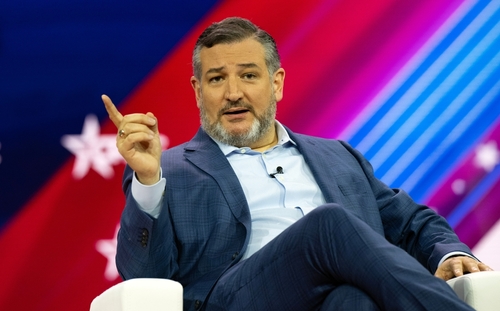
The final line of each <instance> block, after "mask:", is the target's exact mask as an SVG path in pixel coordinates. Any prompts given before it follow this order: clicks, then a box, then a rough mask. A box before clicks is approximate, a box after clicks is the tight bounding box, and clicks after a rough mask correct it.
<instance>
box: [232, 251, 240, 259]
mask: <svg viewBox="0 0 500 311" xmlns="http://www.w3.org/2000/svg"><path fill="white" fill-rule="evenodd" d="M239 254H240V253H238V252H236V253H234V254H233V260H235V259H236V257H238V255H239Z"/></svg>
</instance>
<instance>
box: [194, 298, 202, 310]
mask: <svg viewBox="0 0 500 311" xmlns="http://www.w3.org/2000/svg"><path fill="white" fill-rule="evenodd" d="M200 306H201V301H199V300H196V301H195V302H194V308H195V309H196V310H198V309H199V308H200Z"/></svg>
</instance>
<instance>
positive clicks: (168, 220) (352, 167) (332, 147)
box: [117, 129, 470, 309]
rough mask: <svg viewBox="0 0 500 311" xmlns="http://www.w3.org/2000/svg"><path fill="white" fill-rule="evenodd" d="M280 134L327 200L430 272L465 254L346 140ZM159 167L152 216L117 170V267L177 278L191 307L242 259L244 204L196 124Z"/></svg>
mask: <svg viewBox="0 0 500 311" xmlns="http://www.w3.org/2000/svg"><path fill="white" fill-rule="evenodd" d="M288 132H289V134H290V137H291V139H292V140H293V141H295V142H296V143H297V146H298V148H299V150H300V152H301V153H302V154H303V156H304V158H305V161H306V163H307V164H308V165H309V167H310V169H311V171H312V174H313V175H314V177H315V179H316V181H317V183H318V185H319V187H320V188H321V190H322V192H323V195H324V197H325V199H326V201H327V202H328V203H338V204H340V205H341V206H343V207H345V208H346V209H348V210H350V211H351V212H352V213H354V214H355V215H356V216H357V217H359V218H360V219H362V220H363V221H365V222H366V223H367V224H368V225H369V226H370V227H371V228H373V230H375V231H376V232H378V233H380V234H381V235H383V236H385V238H386V239H387V240H388V241H389V242H391V243H392V244H394V245H397V246H399V247H401V248H402V249H404V250H406V252H408V253H409V254H410V255H411V256H413V257H415V258H416V259H417V260H418V261H419V262H420V263H421V264H422V265H423V266H425V267H426V268H427V269H428V270H429V271H430V272H431V273H434V271H435V270H436V268H437V265H438V262H439V261H440V259H441V258H442V257H443V256H444V255H445V254H446V253H448V252H452V251H462V252H466V253H470V249H469V248H468V247H467V246H465V245H464V244H462V243H461V242H460V241H459V240H458V238H457V236H456V235H455V233H454V232H453V230H452V229H451V228H450V227H449V225H448V224H447V222H446V221H445V220H444V219H443V218H442V217H440V216H438V215H437V214H436V213H435V212H434V211H433V210H431V209H429V208H428V207H426V206H423V205H419V204H416V203H415V202H414V201H413V200H412V199H411V198H410V197H409V196H408V194H406V193H405V192H404V191H402V190H394V189H390V188H389V187H387V186H386V185H385V184H383V183H382V182H380V181H379V180H378V179H377V178H375V177H374V175H373V172H372V168H371V165H370V164H369V163H368V162H367V160H366V159H365V158H364V157H363V156H362V155H361V154H360V153H359V152H357V151H356V150H354V149H353V148H352V147H350V146H349V145H348V144H347V143H345V142H342V141H337V140H327V139H322V138H317V137H311V136H305V135H300V134H294V133H292V132H291V131H289V130H288ZM161 165H162V170H163V176H164V177H165V178H166V181H167V184H166V191H165V194H164V199H163V206H162V211H161V213H160V216H159V217H158V219H153V218H152V217H150V216H149V215H147V214H146V213H144V212H142V211H140V210H139V208H138V207H137V203H136V202H135V200H134V199H133V197H132V195H131V191H130V188H131V187H130V185H131V180H132V174H133V172H132V171H131V170H130V168H127V169H126V171H125V175H124V183H123V189H124V191H125V193H126V196H127V203H126V206H125V209H124V211H123V215H122V219H121V229H120V232H119V235H118V250H117V267H118V270H119V272H120V274H121V276H122V277H123V278H124V279H130V278H138V277H154V278H169V279H174V280H177V281H179V282H180V283H182V284H183V286H184V299H185V301H184V304H185V306H184V307H185V309H192V308H193V305H194V303H193V302H194V301H196V300H198V301H204V300H205V299H206V296H207V295H208V294H209V292H210V289H211V288H212V287H213V286H214V284H215V283H216V281H217V279H218V278H219V277H220V276H221V274H223V273H224V271H225V270H226V269H228V268H229V267H231V266H232V265H234V264H235V263H237V262H238V261H239V260H240V258H241V256H242V255H243V253H244V251H245V249H246V246H247V244H248V240H249V235H250V230H251V219H250V212H249V207H248V204H247V201H246V199H245V195H244V193H243V190H242V188H241V186H240V183H239V181H238V178H237V177H236V175H235V173H234V172H233V170H232V168H231V166H230V164H229V162H228V161H227V159H226V157H225V156H224V154H223V153H222V152H221V150H220V149H219V147H218V146H217V144H216V143H215V142H214V141H213V140H212V139H210V137H209V136H208V135H207V134H206V133H205V132H204V131H203V130H202V129H200V130H199V131H198V133H197V134H196V135H195V137H194V138H193V139H192V140H191V141H189V142H187V143H184V144H182V145H179V146H177V147H174V148H171V149H168V150H166V151H164V152H163V154H162V159H161Z"/></svg>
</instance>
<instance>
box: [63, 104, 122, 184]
mask: <svg viewBox="0 0 500 311" xmlns="http://www.w3.org/2000/svg"><path fill="white" fill-rule="evenodd" d="M61 144H62V145H63V146H64V147H65V148H66V149H68V150H69V151H71V153H73V154H74V155H75V156H76V160H75V165H74V166H73V177H74V178H76V179H82V178H83V177H85V175H87V173H88V171H89V169H90V168H92V169H94V170H95V171H96V172H97V173H98V174H99V175H101V176H102V177H104V178H106V179H109V178H111V177H113V175H114V170H113V165H116V164H118V163H120V162H121V161H123V158H122V157H121V155H120V153H119V152H118V149H117V148H116V135H113V134H102V135H101V134H100V127H99V121H98V120H97V117H96V116H95V115H93V114H90V115H88V116H87V117H86V118H85V122H84V123H83V129H82V134H81V135H64V136H63V137H62V139H61Z"/></svg>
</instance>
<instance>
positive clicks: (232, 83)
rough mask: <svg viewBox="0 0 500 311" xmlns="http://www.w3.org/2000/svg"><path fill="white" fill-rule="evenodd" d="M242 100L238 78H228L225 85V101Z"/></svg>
mask: <svg viewBox="0 0 500 311" xmlns="http://www.w3.org/2000/svg"><path fill="white" fill-rule="evenodd" d="M242 98H243V92H242V91H241V86H240V84H239V81H238V78H236V77H230V78H228V80H227V84H226V100H228V101H233V102H235V101H238V100H240V99H242Z"/></svg>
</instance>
